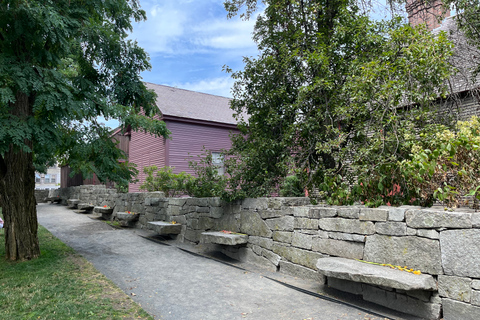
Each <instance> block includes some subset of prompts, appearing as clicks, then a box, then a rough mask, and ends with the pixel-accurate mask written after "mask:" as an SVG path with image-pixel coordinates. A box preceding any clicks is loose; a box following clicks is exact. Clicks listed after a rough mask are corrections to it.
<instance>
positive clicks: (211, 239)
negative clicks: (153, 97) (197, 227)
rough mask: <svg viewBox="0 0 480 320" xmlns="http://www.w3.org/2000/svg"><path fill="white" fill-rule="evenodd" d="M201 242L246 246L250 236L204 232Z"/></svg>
mask: <svg viewBox="0 0 480 320" xmlns="http://www.w3.org/2000/svg"><path fill="white" fill-rule="evenodd" d="M200 242H202V243H214V244H222V245H227V246H236V245H242V244H246V243H247V242H248V235H246V234H241V233H226V232H222V231H213V232H202V234H201V237H200Z"/></svg>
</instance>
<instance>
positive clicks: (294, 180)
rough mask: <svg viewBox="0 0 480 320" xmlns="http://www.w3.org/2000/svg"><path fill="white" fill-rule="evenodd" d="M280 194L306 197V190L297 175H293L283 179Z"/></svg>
mask: <svg viewBox="0 0 480 320" xmlns="http://www.w3.org/2000/svg"><path fill="white" fill-rule="evenodd" d="M280 196H282V197H304V196H305V190H304V187H303V185H302V183H301V180H300V178H299V177H298V176H297V175H291V176H288V177H286V178H285V179H284V180H283V183H282V185H281V186H280Z"/></svg>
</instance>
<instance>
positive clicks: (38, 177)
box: [35, 172, 41, 183]
mask: <svg viewBox="0 0 480 320" xmlns="http://www.w3.org/2000/svg"><path fill="white" fill-rule="evenodd" d="M40 179H41V178H40V174H39V173H36V172H35V183H40V181H41V180H40Z"/></svg>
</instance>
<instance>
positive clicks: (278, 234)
mask: <svg viewBox="0 0 480 320" xmlns="http://www.w3.org/2000/svg"><path fill="white" fill-rule="evenodd" d="M292 237H293V232H289V231H274V232H273V234H272V238H273V240H275V241H278V242H284V243H292Z"/></svg>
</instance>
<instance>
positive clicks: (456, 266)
mask: <svg viewBox="0 0 480 320" xmlns="http://www.w3.org/2000/svg"><path fill="white" fill-rule="evenodd" d="M479 243H480V230H479V229H470V230H468V229H465V230H447V231H442V232H440V245H441V247H442V263H443V269H444V273H445V274H447V275H455V276H463V277H472V278H480V268H479V267H478V266H479V265H480V246H479V245H478V244H479Z"/></svg>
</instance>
